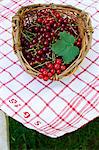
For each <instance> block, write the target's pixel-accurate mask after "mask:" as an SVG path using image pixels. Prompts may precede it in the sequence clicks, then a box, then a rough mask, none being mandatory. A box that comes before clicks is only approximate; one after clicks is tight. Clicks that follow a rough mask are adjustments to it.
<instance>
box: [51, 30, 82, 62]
mask: <svg viewBox="0 0 99 150" xmlns="http://www.w3.org/2000/svg"><path fill="white" fill-rule="evenodd" d="M75 40H76V38H75V37H74V36H72V35H70V34H69V33H66V32H65V31H64V32H60V39H59V40H57V41H56V43H54V44H52V47H51V49H52V51H53V52H54V53H55V54H56V55H57V56H62V57H63V60H64V63H66V64H70V63H71V62H72V61H73V60H74V59H75V57H76V56H78V54H79V48H78V47H77V46H74V42H75Z"/></svg>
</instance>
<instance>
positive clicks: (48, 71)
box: [38, 58, 66, 81]
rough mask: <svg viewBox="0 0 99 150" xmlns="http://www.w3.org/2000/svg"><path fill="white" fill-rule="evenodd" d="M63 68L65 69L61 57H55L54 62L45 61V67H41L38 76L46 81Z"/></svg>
mask: <svg viewBox="0 0 99 150" xmlns="http://www.w3.org/2000/svg"><path fill="white" fill-rule="evenodd" d="M64 70H66V65H64V64H63V63H62V59H59V58H57V59H56V60H55V62H54V63H47V64H46V65H45V67H43V68H41V69H40V74H39V75H38V77H39V78H40V79H43V80H45V81H47V80H48V79H51V78H52V77H53V76H54V75H55V74H58V75H59V74H60V73H61V72H63V71H64Z"/></svg>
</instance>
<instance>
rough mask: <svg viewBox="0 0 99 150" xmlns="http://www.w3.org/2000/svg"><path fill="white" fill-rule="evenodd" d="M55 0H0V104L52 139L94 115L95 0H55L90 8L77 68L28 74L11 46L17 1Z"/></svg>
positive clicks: (98, 5)
mask: <svg viewBox="0 0 99 150" xmlns="http://www.w3.org/2000/svg"><path fill="white" fill-rule="evenodd" d="M52 2H53V3H56V1H55V0H51V1H48V0H39V1H38V0H35V1H34V0H9V1H6V3H5V1H1V2H0V109H1V110H2V111H4V112H5V113H6V114H7V115H9V116H11V117H12V118H14V119H15V120H17V121H19V122H20V123H22V124H24V125H25V126H26V127H28V128H31V129H34V130H37V131H38V132H40V133H42V134H45V135H47V136H50V137H53V138H56V137H59V136H62V135H64V134H66V133H69V132H72V131H75V130H77V129H78V128H80V127H82V126H83V125H85V124H86V123H88V122H89V121H91V120H93V119H94V118H96V117H98V116H99V19H98V18H99V2H98V0H88V1H86V0H82V1H80V0H57V4H72V5H73V6H75V7H78V8H81V9H83V10H86V11H87V12H89V13H90V15H91V19H92V24H93V27H94V33H93V40H92V47H91V49H90V51H89V52H88V54H87V56H86V58H85V59H84V61H83V62H82V64H81V66H80V68H79V69H78V70H77V71H76V73H75V74H74V75H72V76H70V77H67V78H64V79H62V80H61V81H58V82H57V81H55V82H52V81H50V80H49V81H47V82H45V81H42V80H40V79H36V78H33V77H31V76H30V75H28V74H27V73H26V72H25V71H24V70H23V68H22V66H21V64H20V62H19V60H18V58H17V57H16V55H15V54H14V52H13V48H12V34H11V32H12V28H11V26H12V24H11V20H12V16H14V14H15V13H16V12H17V10H18V9H19V8H20V7H21V6H25V5H29V4H35V3H52Z"/></svg>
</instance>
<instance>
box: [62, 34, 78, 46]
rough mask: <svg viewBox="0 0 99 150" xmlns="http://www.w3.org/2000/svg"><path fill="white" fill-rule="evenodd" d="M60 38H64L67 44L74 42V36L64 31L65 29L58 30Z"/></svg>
mask: <svg viewBox="0 0 99 150" xmlns="http://www.w3.org/2000/svg"><path fill="white" fill-rule="evenodd" d="M60 38H61V39H62V40H64V41H65V42H66V43H67V45H68V46H69V45H73V44H74V42H75V37H74V36H72V35H70V34H69V33H67V32H65V31H64V32H60Z"/></svg>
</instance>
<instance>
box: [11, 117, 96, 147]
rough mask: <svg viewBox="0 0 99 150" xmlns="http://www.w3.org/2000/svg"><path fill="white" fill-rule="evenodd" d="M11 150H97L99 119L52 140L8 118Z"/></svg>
mask: <svg viewBox="0 0 99 150" xmlns="http://www.w3.org/2000/svg"><path fill="white" fill-rule="evenodd" d="M9 126H10V127H9V128H10V146H11V150H99V118H96V119H95V120H93V121H92V122H90V123H88V124H87V125H85V126H84V127H83V128H81V129H78V130H77V131H75V132H72V133H70V134H66V135H64V136H62V137H60V138H57V139H52V138H49V137H47V136H44V135H42V134H40V133H37V132H36V131H34V130H30V129H28V128H25V127H24V126H23V125H22V124H20V123H18V122H16V121H15V120H13V119H12V118H9Z"/></svg>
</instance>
